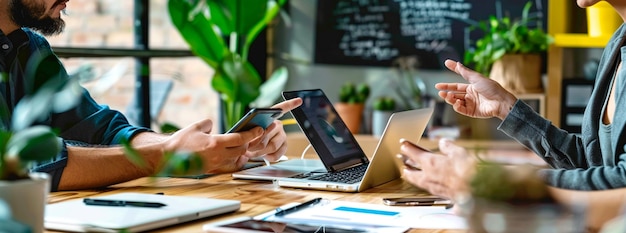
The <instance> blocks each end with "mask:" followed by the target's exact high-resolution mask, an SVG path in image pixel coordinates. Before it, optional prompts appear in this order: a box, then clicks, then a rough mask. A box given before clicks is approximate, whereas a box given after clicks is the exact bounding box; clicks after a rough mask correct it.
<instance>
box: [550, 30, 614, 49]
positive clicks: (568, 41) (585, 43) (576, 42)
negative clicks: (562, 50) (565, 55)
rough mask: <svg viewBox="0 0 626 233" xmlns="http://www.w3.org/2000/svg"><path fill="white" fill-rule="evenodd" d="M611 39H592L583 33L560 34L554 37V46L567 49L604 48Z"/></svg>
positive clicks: (605, 37) (607, 37)
mask: <svg viewBox="0 0 626 233" xmlns="http://www.w3.org/2000/svg"><path fill="white" fill-rule="evenodd" d="M610 38H611V36H610V35H609V36H603V37H590V36H589V35H587V34H582V33H581V34H574V33H559V34H555V35H554V45H555V46H559V47H567V48H604V46H605V45H606V44H607V43H608V42H609V39H610Z"/></svg>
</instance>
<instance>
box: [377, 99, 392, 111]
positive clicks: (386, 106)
mask: <svg viewBox="0 0 626 233" xmlns="http://www.w3.org/2000/svg"><path fill="white" fill-rule="evenodd" d="M373 107H374V109H375V110H380V111H393V110H395V109H396V99H394V98H392V97H389V96H381V97H378V98H377V99H376V100H375V101H374V103H373Z"/></svg>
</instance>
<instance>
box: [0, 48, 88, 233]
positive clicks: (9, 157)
mask: <svg viewBox="0 0 626 233" xmlns="http://www.w3.org/2000/svg"><path fill="white" fill-rule="evenodd" d="M37 55H38V56H37ZM37 55H36V56H33V57H31V59H30V60H29V62H28V65H27V67H25V70H26V73H25V77H27V78H26V79H25V82H26V85H25V86H26V87H27V90H26V96H25V97H24V98H23V99H22V100H21V101H20V102H19V103H18V104H17V105H16V106H15V107H14V110H13V111H12V112H10V110H9V106H8V105H7V103H6V101H4V100H3V101H0V119H2V120H0V200H3V201H4V203H6V204H7V205H6V206H5V208H9V210H8V211H2V210H0V212H5V213H6V212H8V213H10V216H11V218H12V221H16V222H19V223H22V224H24V225H26V226H28V227H30V230H32V231H33V232H43V218H44V209H45V204H46V202H47V197H48V193H49V189H50V184H49V177H48V174H46V173H30V172H29V169H28V168H29V165H31V164H32V163H34V162H40V161H47V160H49V159H51V158H53V157H54V156H56V155H57V154H58V153H59V152H60V151H61V149H62V144H61V143H62V142H61V140H60V139H59V138H58V137H57V135H56V133H55V132H54V129H52V128H50V127H48V126H44V125H37V124H36V122H38V121H40V120H42V119H45V118H46V117H47V116H48V114H49V113H51V112H63V111H67V110H68V109H70V108H72V107H74V106H75V105H76V104H77V101H76V100H78V99H79V98H78V96H80V95H81V94H82V92H81V89H80V88H78V85H79V84H78V81H77V79H71V78H70V79H68V78H66V77H65V76H63V75H54V73H53V72H54V71H56V70H59V69H61V68H60V67H59V63H56V62H54V61H55V59H49V58H50V57H51V56H54V55H53V54H51V53H49V54H46V53H39V54H37ZM8 75H9V74H8V73H0V78H2V80H7V79H8ZM44 76H45V77H44ZM32 80H37V81H41V80H45V82H42V83H43V84H39V83H37V81H35V82H32V83H29V82H28V81H32ZM1 208H2V206H0V209H1ZM3 221H6V219H4V220H3ZM16 225H17V224H16Z"/></svg>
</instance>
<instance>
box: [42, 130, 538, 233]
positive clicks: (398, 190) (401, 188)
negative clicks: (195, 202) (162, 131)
mask: <svg viewBox="0 0 626 233" xmlns="http://www.w3.org/2000/svg"><path fill="white" fill-rule="evenodd" d="M357 140H358V141H359V144H360V145H362V147H363V150H364V151H365V152H366V154H368V155H371V154H373V151H374V148H375V146H376V143H377V140H378V139H376V138H373V137H371V136H368V135H357ZM288 143H289V144H288V145H289V149H288V151H287V153H286V154H287V155H289V157H292V158H299V157H300V155H301V154H302V151H303V150H304V148H305V147H306V146H307V145H308V141H307V140H306V138H305V137H304V136H303V135H302V134H290V135H289V141H288ZM419 144H420V145H422V146H424V147H427V148H436V145H437V143H436V142H434V141H429V140H426V139H425V140H422V141H421V142H420V143H419ZM460 144H461V145H464V146H469V147H476V146H480V147H481V148H485V149H487V150H481V152H490V150H488V149H490V148H491V149H494V150H495V151H497V150H500V149H505V148H508V149H509V151H507V153H510V152H511V151H512V152H518V153H519V155H520V156H521V157H528V155H530V154H532V153H531V152H528V151H526V150H523V149H522V148H521V147H520V146H519V145H518V144H516V143H514V142H495V143H492V142H481V141H462V142H460ZM488 154H489V153H485V155H488ZM310 156H315V154H314V151H313V150H312V149H309V150H307V153H305V157H310ZM534 157H536V156H534ZM121 192H141V193H164V194H165V195H181V196H195V197H207V198H220V199H233V200H239V201H241V209H240V210H239V211H237V212H234V213H231V214H226V215H223V216H218V217H214V218H208V219H201V220H197V221H193V222H189V223H184V224H180V225H176V226H171V227H168V228H163V229H158V230H156V231H154V232H201V230H202V225H204V224H206V223H210V222H215V221H220V220H225V219H229V218H233V217H238V216H255V215H258V214H261V213H265V212H268V211H271V210H273V209H275V208H277V207H279V206H282V205H285V204H288V203H292V202H304V201H307V200H310V199H312V198H316V197H324V198H328V199H331V200H342V201H353V202H363V203H373V204H381V205H382V204H383V203H382V198H383V197H407V196H416V195H428V194H427V193H426V192H424V191H423V190H420V189H418V188H416V187H414V186H412V185H411V184H409V183H407V182H404V181H403V180H402V179H397V180H394V181H391V182H388V183H386V184H383V185H380V186H377V187H374V188H372V189H369V190H366V191H365V192H361V193H341V192H326V191H313V190H300V189H292V188H280V187H277V186H275V185H274V184H272V183H271V182H266V181H250V180H237V179H233V178H232V177H231V175H230V174H220V175H214V176H211V177H208V178H204V179H187V178H164V177H159V178H154V177H149V178H140V179H137V180H133V181H130V182H126V183H122V184H117V185H113V186H110V187H107V188H105V189H98V190H81V191H65V192H53V193H51V194H50V196H49V199H48V202H49V203H56V202H62V201H67V200H71V199H75V198H84V197H88V196H101V195H110V194H115V193H121ZM48 232H52V231H48ZM410 232H420V233H422V232H423V233H427V232H464V231H459V230H426V229H413V230H411V231H410Z"/></svg>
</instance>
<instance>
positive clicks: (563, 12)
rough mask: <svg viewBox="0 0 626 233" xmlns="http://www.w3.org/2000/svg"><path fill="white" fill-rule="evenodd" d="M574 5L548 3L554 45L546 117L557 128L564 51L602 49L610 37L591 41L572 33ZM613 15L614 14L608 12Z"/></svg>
mask: <svg viewBox="0 0 626 233" xmlns="http://www.w3.org/2000/svg"><path fill="white" fill-rule="evenodd" d="M575 7H578V6H576V3H575V2H574V1H571V0H550V1H549V2H548V33H550V34H551V35H552V36H554V40H555V41H554V44H553V45H552V46H551V47H550V49H549V50H548V87H547V88H546V117H547V118H548V119H549V120H550V121H552V123H553V124H554V125H556V126H560V125H561V122H560V119H561V106H562V100H561V96H562V83H563V50H564V49H566V48H604V46H605V45H606V44H607V42H608V41H609V38H610V37H611V35H610V34H603V35H602V36H596V37H591V36H589V35H588V34H587V33H571V32H570V31H568V29H569V28H571V26H572V25H570V24H571V22H573V20H572V17H573V16H572V15H573V13H572V12H573V11H574V8H575ZM611 13H614V12H611Z"/></svg>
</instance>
